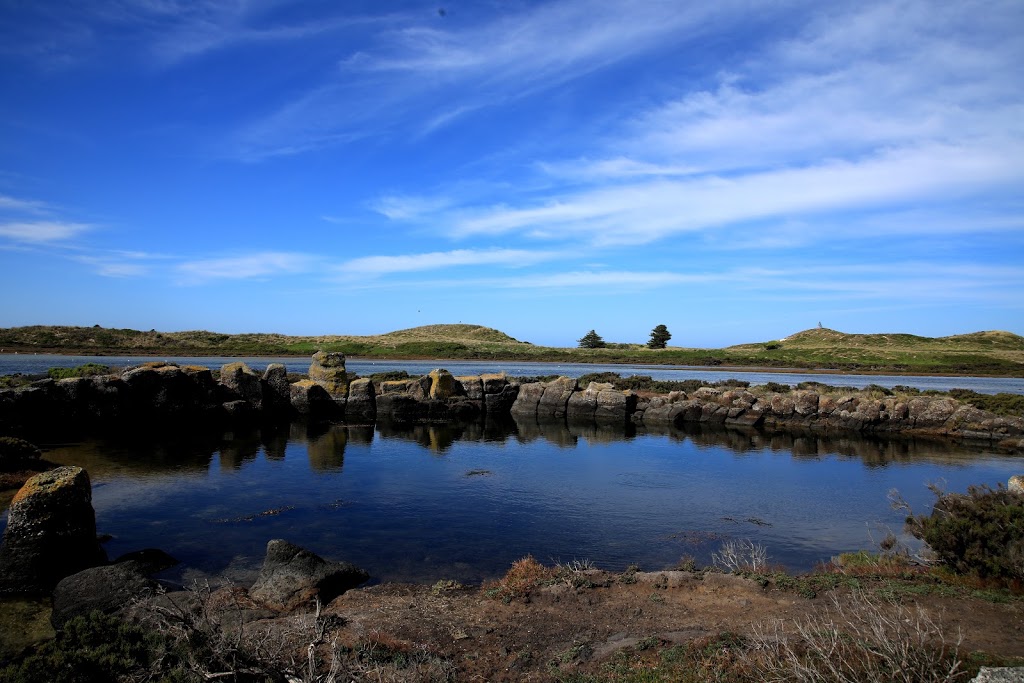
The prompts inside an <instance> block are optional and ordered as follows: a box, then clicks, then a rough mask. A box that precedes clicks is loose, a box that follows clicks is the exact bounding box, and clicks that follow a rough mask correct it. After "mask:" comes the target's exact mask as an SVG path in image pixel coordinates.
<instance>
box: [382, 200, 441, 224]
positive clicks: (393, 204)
mask: <svg viewBox="0 0 1024 683" xmlns="http://www.w3.org/2000/svg"><path fill="white" fill-rule="evenodd" d="M453 203H454V201H453V200H452V199H451V198H449V197H414V196H410V195H387V196H385V197H381V198H380V199H378V200H377V201H375V202H373V203H372V204H371V208H372V209H373V210H374V211H376V212H377V213H379V214H381V215H383V216H386V217H388V218H390V219H391V220H411V219H416V218H419V217H421V216H424V215H430V214H434V213H437V212H438V211H441V210H443V209H446V208H448V207H450V206H451V205H452V204H453Z"/></svg>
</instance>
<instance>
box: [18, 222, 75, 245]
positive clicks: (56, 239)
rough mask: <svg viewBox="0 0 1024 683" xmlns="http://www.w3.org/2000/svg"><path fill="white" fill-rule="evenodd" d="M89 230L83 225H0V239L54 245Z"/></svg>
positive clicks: (36, 223) (64, 223) (40, 223)
mask: <svg viewBox="0 0 1024 683" xmlns="http://www.w3.org/2000/svg"><path fill="white" fill-rule="evenodd" d="M90 229H91V226H89V225H86V224H85V223H67V222H61V221H31V222H17V221H15V222H10V223H0V237H5V238H7V239H9V240H12V241H14V242H18V243H22V244H33V245H42V244H55V243H60V242H64V241H67V240H70V239H73V238H75V237H78V236H79V235H81V234H83V233H84V232H86V231H88V230H90Z"/></svg>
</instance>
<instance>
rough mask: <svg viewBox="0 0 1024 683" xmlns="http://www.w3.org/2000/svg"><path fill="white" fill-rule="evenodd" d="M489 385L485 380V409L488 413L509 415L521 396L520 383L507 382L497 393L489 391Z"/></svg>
mask: <svg viewBox="0 0 1024 683" xmlns="http://www.w3.org/2000/svg"><path fill="white" fill-rule="evenodd" d="M487 386H488V385H487V382H486V381H484V410H486V411H487V414H488V415H503V416H504V415H509V414H510V413H511V410H512V406H513V405H514V404H515V402H516V398H517V397H518V396H519V385H518V384H512V383H510V382H507V383H505V384H504V385H503V386H502V387H501V390H500V391H497V392H496V393H491V392H489V391H487Z"/></svg>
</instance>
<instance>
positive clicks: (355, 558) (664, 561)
mask: <svg viewBox="0 0 1024 683" xmlns="http://www.w3.org/2000/svg"><path fill="white" fill-rule="evenodd" d="M47 451H48V452H47V453H46V454H45V456H44V457H47V458H49V459H50V460H54V461H56V462H59V463H60V464H77V465H81V466H84V467H85V468H86V469H87V470H89V473H90V476H91V478H92V481H93V484H94V507H95V508H96V510H97V524H98V526H99V529H100V531H101V532H102V533H108V534H110V535H111V536H112V537H113V540H111V542H110V543H109V545H108V547H107V550H108V553H109V554H111V555H117V554H120V553H122V552H127V551H130V550H137V549H139V548H143V547H149V546H153V545H159V546H161V547H163V549H164V550H166V551H168V552H170V553H171V554H172V555H175V556H177V557H178V558H179V559H181V560H182V561H183V569H182V571H195V569H190V568H198V570H199V571H201V572H203V573H206V574H207V575H219V574H223V573H224V572H228V573H231V572H235V573H237V574H238V575H239V576H241V575H245V574H246V573H252V572H256V571H258V568H259V563H260V561H261V559H262V557H263V554H264V550H265V547H266V543H267V541H268V540H269V539H271V538H287V539H288V540H290V541H292V542H295V543H298V544H299V545H303V546H305V547H309V548H310V549H312V550H314V551H316V552H318V553H320V554H322V555H324V556H328V557H332V558H336V559H344V560H348V561H352V562H355V563H356V564H358V565H361V566H364V567H366V568H368V569H369V570H370V571H371V573H372V574H373V576H374V577H375V578H378V579H382V580H437V579H439V578H456V579H459V580H463V581H466V580H469V581H473V580H481V579H484V578H491V577H493V576H496V575H499V574H500V573H502V572H504V571H505V570H506V569H507V568H508V566H509V564H511V562H513V561H515V560H516V559H519V558H520V557H522V556H523V555H525V554H527V553H531V554H533V555H534V556H535V557H538V558H544V559H545V560H548V559H551V558H555V559H559V558H561V559H568V558H574V557H577V558H586V559H589V560H592V561H594V562H595V563H597V564H599V565H603V566H606V567H608V568H610V569H616V568H623V567H625V566H626V565H628V564H630V563H634V562H636V563H640V564H641V565H643V566H645V567H647V568H651V569H657V568H660V567H667V566H670V565H671V564H672V563H673V562H676V561H678V560H679V558H680V557H681V556H682V555H684V554H694V555H695V556H697V559H698V561H699V562H707V561H709V559H710V552H712V551H713V550H715V543H717V542H718V541H719V539H734V538H735V539H748V538H749V539H752V540H755V541H757V542H760V543H762V544H764V545H765V546H767V547H768V548H769V550H770V553H771V555H772V558H773V561H778V562H780V563H782V564H785V565H786V566H789V567H791V568H795V569H800V570H806V569H810V568H811V567H812V566H813V564H814V563H815V562H817V561H821V560H827V559H828V558H829V557H830V556H831V555H832V554H835V553H838V552H843V551H846V550H855V549H857V548H864V547H870V543H871V541H870V538H869V537H868V532H867V531H866V529H867V528H868V525H871V524H880V523H881V524H891V525H893V526H892V528H893V529H894V530H896V531H899V525H900V524H901V522H902V520H901V518H900V517H899V515H896V516H895V517H893V514H894V513H892V511H891V510H890V509H889V507H888V503H887V501H886V493H887V492H888V490H889V489H890V488H892V487H897V488H900V490H901V492H903V493H905V494H907V497H908V500H909V499H911V498H912V497H913V496H914V495H916V496H917V498H916V499H915V500H912V501H911V502H912V504H913V505H914V506H915V508H919V509H921V510H922V511H925V510H926V509H927V506H928V505H930V501H931V496H930V494H929V493H928V491H927V490H926V489H925V487H924V484H925V482H927V481H932V480H934V479H937V478H940V477H946V478H948V480H949V482H950V486H951V490H963V489H964V488H965V487H966V485H967V484H972V483H987V484H990V485H994V484H995V483H997V482H1000V481H1003V482H1005V480H1006V478H1007V477H1008V476H1009V474H1013V473H1016V470H1018V469H1019V467H1018V465H1017V461H1016V460H1014V459H1012V458H1006V457H1002V456H998V455H991V454H985V453H979V452H977V451H974V450H971V449H967V448H964V447H963V446H960V445H957V444H955V443H953V442H949V441H931V440H923V439H884V438H852V437H848V436H836V435H830V434H820V433H789V434H765V433H762V432H759V431H756V430H746V431H744V430H737V429H725V428H709V427H707V426H706V425H700V424H694V425H687V427H686V428H685V429H676V428H651V427H643V426H635V427H634V426H633V425H626V424H617V425H613V424H609V423H602V424H598V423H595V422H593V421H590V420H578V419H572V420H569V421H566V420H564V419H554V420H542V421H538V420H537V418H536V417H534V416H528V417H519V418H518V419H514V420H506V421H492V420H489V419H485V420H480V421H474V422H470V423H462V424H457V423H444V424H420V425H398V424H379V425H377V427H376V428H374V427H373V426H368V425H358V426H348V425H344V424H330V423H319V424H318V423H315V422H313V423H307V422H294V423H291V424H290V425H289V424H285V425H265V426H262V427H261V428H259V429H248V430H245V429H239V430H236V431H233V432H229V433H223V432H214V433H205V434H191V433H188V432H187V430H182V433H180V434H173V435H167V434H154V435H149V436H140V435H133V436H132V437H131V438H129V437H128V436H127V435H126V436H123V437H120V438H111V437H107V438H105V439H92V440H86V441H82V442H80V443H78V444H75V445H63V446H60V447H58V448H54V447H52V446H50V447H48V448H47ZM1008 470H1009V472H1008ZM468 472H477V473H479V472H487V473H488V476H469V477H467V476H466V474H467V473H468ZM1007 472H1008V473H1007ZM751 520H755V521H751ZM213 521H216V522H217V523H215V524H212V523H211V522H213ZM759 521H763V522H764V524H763V525H762V524H760V523H759ZM871 528H874V527H871ZM694 538H700V539H714V542H710V541H709V542H708V543H705V544H702V545H699V546H696V547H694V546H693V545H692V543H689V541H690V540H692V539H694ZM684 541H687V542H684ZM705 546H706V547H705ZM186 578H187V577H186Z"/></svg>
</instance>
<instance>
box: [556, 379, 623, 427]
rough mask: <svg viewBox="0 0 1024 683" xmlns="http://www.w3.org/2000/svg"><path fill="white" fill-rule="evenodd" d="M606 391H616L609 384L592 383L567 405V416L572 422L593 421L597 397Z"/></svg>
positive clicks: (577, 392)
mask: <svg viewBox="0 0 1024 683" xmlns="http://www.w3.org/2000/svg"><path fill="white" fill-rule="evenodd" d="M606 389H614V387H613V386H612V385H611V383H609V382H591V383H590V384H588V385H587V388H586V389H584V390H583V391H575V392H573V394H572V395H571V396H570V397H569V401H568V403H567V404H566V408H565V411H566V412H565V415H566V417H567V418H569V419H571V420H593V419H594V414H595V413H596V412H597V397H598V394H600V393H601V392H602V391H604V390H606Z"/></svg>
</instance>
